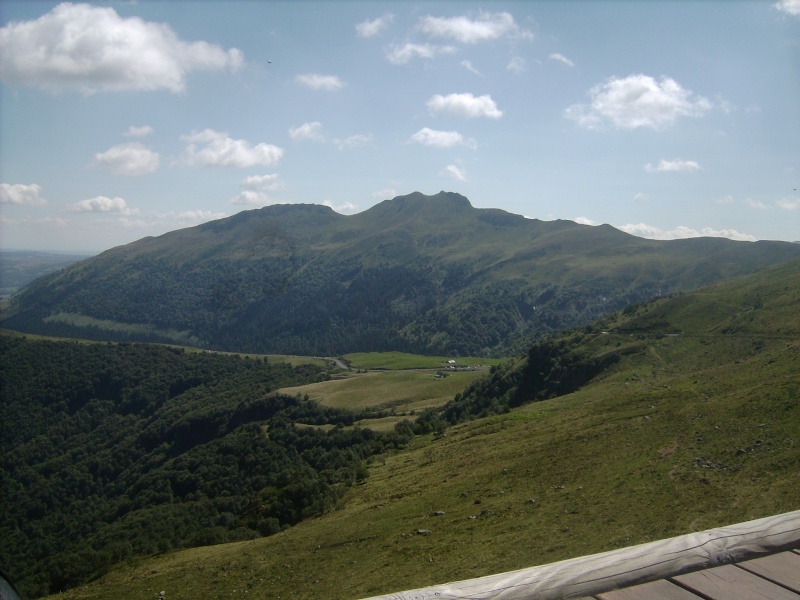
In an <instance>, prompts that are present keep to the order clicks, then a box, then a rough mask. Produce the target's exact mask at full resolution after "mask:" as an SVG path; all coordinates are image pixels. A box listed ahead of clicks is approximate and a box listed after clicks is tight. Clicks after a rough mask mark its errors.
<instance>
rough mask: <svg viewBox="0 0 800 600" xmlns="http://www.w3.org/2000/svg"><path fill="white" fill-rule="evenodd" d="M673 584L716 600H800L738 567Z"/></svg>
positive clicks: (681, 578) (679, 579)
mask: <svg viewBox="0 0 800 600" xmlns="http://www.w3.org/2000/svg"><path fill="white" fill-rule="evenodd" d="M672 581H674V582H676V583H678V584H679V585H681V586H684V587H686V588H687V589H688V590H690V591H692V592H696V593H698V594H702V595H704V596H705V597H707V598H711V599H712V600H800V594H796V593H794V592H792V591H789V590H787V589H786V588H782V587H781V586H779V585H776V584H774V583H772V582H771V581H767V580H766V579H762V578H761V577H759V576H758V575H754V574H753V573H750V572H748V571H745V570H744V569H740V568H738V567H736V566H734V565H724V566H722V567H715V568H713V569H706V570H705V571H698V572H696V573H688V574H686V575H678V576H677V577H673V578H672Z"/></svg>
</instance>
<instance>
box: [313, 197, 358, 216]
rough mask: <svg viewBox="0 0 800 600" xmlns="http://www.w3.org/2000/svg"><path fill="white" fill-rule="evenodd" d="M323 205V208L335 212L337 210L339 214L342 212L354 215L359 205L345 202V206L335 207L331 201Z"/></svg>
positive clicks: (338, 205)
mask: <svg viewBox="0 0 800 600" xmlns="http://www.w3.org/2000/svg"><path fill="white" fill-rule="evenodd" d="M322 204H323V206H328V207H330V208H332V209H333V210H335V211H336V212H338V213H341V212H349V213H352V212H355V211H356V210H358V205H357V204H353V203H352V202H345V203H343V204H337V205H334V203H333V202H331V201H330V200H325V201H324V202H323V203H322Z"/></svg>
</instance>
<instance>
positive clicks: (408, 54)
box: [386, 42, 456, 65]
mask: <svg viewBox="0 0 800 600" xmlns="http://www.w3.org/2000/svg"><path fill="white" fill-rule="evenodd" d="M455 51H456V49H455V48H453V47H452V46H437V45H435V44H413V43H410V42H409V43H407V44H403V45H402V46H391V47H390V48H389V49H388V50H387V51H386V58H387V60H388V61H389V62H390V63H392V64H395V65H405V64H407V63H409V62H410V61H411V60H412V59H414V58H435V57H437V56H439V55H440V54H453V53H454V52H455Z"/></svg>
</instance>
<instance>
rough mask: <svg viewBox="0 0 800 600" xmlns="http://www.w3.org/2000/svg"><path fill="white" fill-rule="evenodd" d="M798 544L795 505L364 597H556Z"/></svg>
mask: <svg viewBox="0 0 800 600" xmlns="http://www.w3.org/2000/svg"><path fill="white" fill-rule="evenodd" d="M792 548H800V510H799V511H794V512H790V513H784V514H782V515H776V516H773V517H766V518H764V519H757V520H754V521H747V522H746V523H739V524H737V525H729V526H726V527H718V528H716V529H709V530H706V531H701V532H698V533H690V534H687V535H682V536H679V537H674V538H670V539H667V540H660V541H657V542H650V543H647V544H640V545H638V546H630V547H628V548H621V549H619V550H612V551H610V552H603V553H601V554H593V555H591V556H583V557H580V558H574V559H570V560H564V561H560V562H556V563H551V564H548V565H542V566H539V567H532V568H528V569H521V570H519V571H511V572H508V573H500V574H497V575H489V576H487V577H480V578H477V579H468V580H466V581H457V582H453V583H446V584H442V585H436V586H431V587H426V588H420V589H417V590H410V591H405V592H399V593H395V594H387V595H383V596H373V597H372V598H370V599H367V600H434V599H435V600H456V599H463V600H530V599H531V598H536V600H561V599H566V598H578V597H582V596H590V595H593V594H599V593H602V592H607V591H610V590H615V589H619V588H625V587H629V586H632V585H637V584H641V583H646V582H649V581H654V580H657V579H663V578H665V577H673V576H676V575H680V574H683V573H689V572H693V571H697V570H700V569H707V568H710V567H715V566H719V565H725V564H729V563H734V562H739V561H742V560H747V559H752V558H756V557H758V556H764V555H767V554H773V553H776V552H780V551H783V550H789V549H792Z"/></svg>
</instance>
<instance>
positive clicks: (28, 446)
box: [0, 335, 412, 597]
mask: <svg viewBox="0 0 800 600" xmlns="http://www.w3.org/2000/svg"><path fill="white" fill-rule="evenodd" d="M0 344H1V346H0V359H1V360H0V383H2V397H3V404H2V411H3V412H2V444H3V463H2V473H1V474H0V477H1V478H2V490H3V493H2V500H1V501H0V502H1V503H2V510H1V511H0V535H2V539H3V541H4V543H3V544H2V547H1V548H0V564H2V565H3V566H4V568H5V569H7V570H8V575H9V576H10V577H11V578H12V580H13V581H15V582H16V584H17V586H18V587H19V588H20V590H21V591H22V592H23V594H24V595H25V596H26V597H35V596H40V595H45V594H48V593H55V592H58V591H60V590H64V589H67V588H70V587H73V586H75V585H78V584H80V583H84V582H86V581H89V580H91V579H93V578H96V577H97V576H99V575H102V574H103V573H104V572H105V571H106V570H107V569H108V568H110V567H111V565H113V564H116V563H120V562H121V561H135V560H137V557H140V556H145V555H151V554H154V553H159V552H164V551H167V550H171V549H175V548H185V547H191V546H199V545H208V544H217V543H222V542H230V541H235V540H244V539H250V538H253V537H258V536H263V535H269V534H273V533H276V532H278V531H281V530H282V529H284V528H286V527H289V526H291V525H293V524H295V523H297V522H299V521H300V520H302V519H304V518H307V517H310V516H315V515H319V514H322V513H323V512H324V511H326V510H328V509H330V508H332V507H334V506H335V505H336V503H337V500H338V499H339V498H340V496H341V493H342V491H343V490H344V489H346V488H347V486H351V485H353V484H355V483H357V482H359V481H360V480H362V479H363V478H364V477H365V476H366V465H365V462H366V461H367V460H368V459H369V458H370V457H374V456H376V455H379V454H381V453H384V452H388V451H391V450H394V449H397V448H400V447H402V446H403V445H404V444H405V443H406V442H407V441H408V439H409V437H410V436H411V435H412V434H411V432H410V431H409V430H408V429H405V430H404V429H403V428H399V429H398V431H399V432H400V433H395V432H388V433H377V432H374V431H372V430H370V429H362V428H359V427H350V426H351V425H352V424H353V423H354V422H355V421H356V420H358V419H360V418H364V417H365V416H375V414H374V413H369V412H365V413H358V412H354V411H344V410H335V409H331V408H325V407H322V406H320V405H319V404H317V403H315V402H312V401H309V400H308V399H306V398H301V397H290V396H286V395H280V394H276V393H275V392H274V390H276V389H278V388H281V387H284V386H291V385H301V384H303V383H311V382H315V381H321V380H325V379H326V378H328V377H330V372H329V371H328V370H326V368H324V367H320V366H314V365H310V364H306V365H301V366H296V367H292V366H290V365H289V364H287V363H284V362H268V361H267V360H266V359H263V358H249V357H240V356H235V355H223V354H217V353H209V352H189V351H184V350H182V349H174V348H168V347H161V346H153V345H140V344H105V343H100V344H98V343H79V342H58V341H42V340H29V339H25V338H22V337H18V336H13V337H12V336H9V335H3V336H2V337H0Z"/></svg>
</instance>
